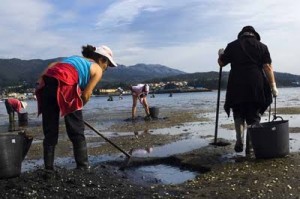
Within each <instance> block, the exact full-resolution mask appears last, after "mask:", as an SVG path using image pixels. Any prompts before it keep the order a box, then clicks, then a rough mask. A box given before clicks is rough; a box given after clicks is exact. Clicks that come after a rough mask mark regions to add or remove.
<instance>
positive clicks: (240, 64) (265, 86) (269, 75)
mask: <svg viewBox="0 0 300 199" xmlns="http://www.w3.org/2000/svg"><path fill="white" fill-rule="evenodd" d="M218 54H219V59H218V63H219V65H220V67H223V66H226V65H227V64H228V63H230V64H231V70H230V73H229V79H228V85H227V93H226V101H225V105H224V108H225V111H226V113H227V114H228V116H229V114H230V109H232V111H233V118H234V124H235V130H236V144H235V147H234V149H235V151H236V152H242V151H243V141H244V129H245V122H246V124H247V125H248V126H250V125H257V124H259V123H260V120H261V116H260V115H261V114H263V113H264V111H265V110H266V109H267V107H268V106H269V105H270V104H271V103H272V95H271V93H272V94H273V96H274V97H276V96H277V95H278V90H277V87H276V82H275V78H274V74H273V67H272V65H271V62H272V61H271V56H270V53H269V50H268V47H267V46H266V45H265V44H263V43H261V42H260V35H259V34H258V33H257V32H256V31H255V29H254V28H253V27H252V26H245V27H243V29H242V30H241V31H240V33H239V34H238V36H237V40H235V41H233V42H231V43H229V44H228V45H227V47H226V49H225V50H224V49H220V50H219V52H218ZM248 136H249V135H248V133H247V138H249V137H248ZM247 140H249V141H250V139H247ZM249 152H250V147H248V146H246V154H248V153H249Z"/></svg>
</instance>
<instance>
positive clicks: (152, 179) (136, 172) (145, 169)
mask: <svg viewBox="0 0 300 199" xmlns="http://www.w3.org/2000/svg"><path fill="white" fill-rule="evenodd" d="M125 173H126V175H127V177H128V178H129V179H130V180H131V181H133V182H134V183H137V184H145V185H146V184H180V183H183V182H185V181H187V180H191V179H194V178H195V177H196V176H197V175H198V173H197V172H192V171H188V170H180V169H179V168H177V167H173V166H168V165H163V164H159V165H151V166H141V167H137V168H132V169H128V170H126V171H125Z"/></svg>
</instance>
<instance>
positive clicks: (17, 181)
mask: <svg viewBox="0 0 300 199" xmlns="http://www.w3.org/2000/svg"><path fill="white" fill-rule="evenodd" d="M283 110H284V109H283ZM289 113H291V112H289ZM293 114H299V113H298V112H296V113H293ZM160 115H162V116H163V117H161V118H159V119H158V120H153V121H150V122H145V121H144V120H143V119H142V118H139V119H138V120H137V121H136V122H134V123H132V122H131V121H127V122H126V121H124V122H117V123H116V122H113V124H112V125H109V126H107V127H106V129H102V130H101V132H103V131H110V132H118V133H119V134H121V133H122V132H124V136H116V137H112V138H111V140H112V141H113V142H114V143H116V144H117V145H119V146H121V147H122V148H123V149H124V150H125V151H130V149H132V148H140V147H142V148H147V147H150V146H158V145H164V144H166V143H170V142H173V141H175V140H180V139H185V136H186V133H188V132H183V133H182V134H177V135H171V134H166V135H154V134H151V129H160V128H169V127H174V126H175V127H176V126H181V125H183V123H185V122H196V121H208V120H210V119H209V118H207V117H205V116H206V115H205V113H201V112H199V111H195V112H191V111H189V112H188V111H182V110H178V111H176V110H172V112H171V111H168V110H163V111H162V113H161V114H160ZM199 115H200V116H199ZM127 116H128V113H126V114H121V115H115V116H111V117H110V118H109V119H108V118H107V117H105V116H101V115H97V117H95V115H90V114H88V113H85V119H86V120H87V121H89V122H90V123H91V124H93V125H97V124H98V123H97V122H98V121H102V122H106V121H107V120H115V119H120V118H124V119H126V118H127ZM95 118H97V120H96V119H95ZM222 128H228V129H232V125H227V126H226V125H225V126H223V127H222ZM25 129H26V132H27V134H28V135H31V136H33V138H34V140H35V142H34V143H33V144H32V146H31V148H30V150H29V152H28V154H27V157H26V160H31V159H33V160H36V159H40V158H42V146H41V141H42V139H43V136H42V131H41V124H40V123H38V122H33V123H30V122H29V124H28V126H27V127H26V128H25ZM298 130H299V127H297V128H293V132H294V133H297V132H298V133H299V131H298ZM61 131H62V133H61V134H60V138H59V144H58V146H57V149H56V158H58V157H73V153H72V146H71V143H70V141H69V140H68V139H67V137H66V133H65V132H64V131H65V130H64V126H63V123H62V125H61ZM126 132H127V133H126ZM128 132H132V134H128ZM233 133H234V131H233ZM211 139H212V140H213V137H212V138H211ZM87 141H88V143H89V145H91V144H92V143H94V142H95V143H96V142H99V141H101V138H100V137H97V136H95V137H88V138H87ZM218 141H219V142H218V143H225V144H226V143H230V144H229V145H225V146H215V145H208V146H206V147H203V148H200V149H196V150H193V151H190V152H188V153H184V154H179V155H173V156H170V157H164V158H132V159H131V160H130V162H127V161H125V160H126V158H125V156H124V155H120V157H119V158H118V159H115V160H113V161H107V162H101V163H97V164H92V168H91V170H90V171H89V172H86V171H80V170H76V169H73V168H71V169H70V168H66V167H64V166H56V168H55V171H54V172H49V171H45V170H43V168H42V167H41V166H37V168H32V170H30V171H26V172H23V173H21V175H20V176H19V177H16V178H11V179H2V180H0V190H1V198H300V154H299V153H298V152H297V153H291V154H290V155H288V156H287V157H284V158H277V159H256V158H255V157H254V155H253V154H252V155H251V156H249V157H245V156H243V155H236V156H234V157H228V158H227V160H224V157H226V156H224V155H226V154H228V153H232V152H233V146H234V144H233V140H218ZM88 153H89V155H90V156H97V155H101V154H108V155H109V154H116V153H118V151H117V150H116V149H115V148H113V147H112V146H111V145H109V144H108V143H105V144H102V145H100V146H97V147H90V148H89V149H88ZM156 164H167V165H172V166H176V167H179V168H184V169H189V170H191V171H197V172H198V176H197V177H196V178H195V179H192V180H188V181H186V182H184V183H181V184H175V185H172V184H171V185H163V184H160V183H151V184H149V183H148V184H147V183H145V184H143V183H138V182H135V181H133V180H130V179H128V178H127V176H126V175H125V173H124V172H125V171H126V169H129V168H131V167H137V166H141V165H156Z"/></svg>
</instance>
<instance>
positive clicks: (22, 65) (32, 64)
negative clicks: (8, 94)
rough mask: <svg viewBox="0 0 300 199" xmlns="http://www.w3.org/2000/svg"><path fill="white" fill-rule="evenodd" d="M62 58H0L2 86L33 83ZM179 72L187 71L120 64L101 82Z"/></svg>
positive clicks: (134, 79) (154, 76)
mask: <svg viewBox="0 0 300 199" xmlns="http://www.w3.org/2000/svg"><path fill="white" fill-rule="evenodd" d="M60 59H62V58H55V59H48V60H41V59H33V60H20V59H0V86H8V85H15V84H19V83H20V82H23V81H26V82H27V83H29V84H33V83H34V82H35V81H36V79H37V78H38V76H39V75H40V74H41V73H42V71H43V70H44V69H45V68H46V67H47V66H48V64H49V63H51V62H53V61H57V60H60ZM179 74H185V72H182V71H179V70H175V69H172V68H169V67H166V66H163V65H158V64H156V65H155V64H136V65H133V66H124V65H120V66H118V67H116V68H109V69H108V70H107V71H106V72H105V74H104V76H103V79H102V81H101V83H103V84H105V83H112V82H126V83H137V82H142V81H146V80H149V79H153V78H163V77H168V76H174V75H179Z"/></svg>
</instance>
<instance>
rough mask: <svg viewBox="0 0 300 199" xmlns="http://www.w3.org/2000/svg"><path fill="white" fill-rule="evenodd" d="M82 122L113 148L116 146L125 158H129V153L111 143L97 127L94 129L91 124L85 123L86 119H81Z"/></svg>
mask: <svg viewBox="0 0 300 199" xmlns="http://www.w3.org/2000/svg"><path fill="white" fill-rule="evenodd" d="M83 122H84V124H85V125H86V126H88V127H89V128H90V129H92V130H93V131H94V132H95V133H97V134H98V135H100V136H101V137H102V138H103V139H104V140H105V141H107V142H109V143H110V144H111V145H113V146H114V147H115V148H117V149H118V150H119V151H121V152H122V153H123V154H124V155H125V156H126V157H127V158H130V157H131V155H129V154H128V153H127V152H126V151H124V150H123V149H121V148H120V147H119V146H118V145H116V144H115V143H113V142H112V141H110V140H109V139H108V138H106V137H105V136H104V135H102V134H101V133H100V132H99V131H98V130H97V129H95V128H94V127H93V126H91V125H90V124H89V123H87V122H86V121H83Z"/></svg>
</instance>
